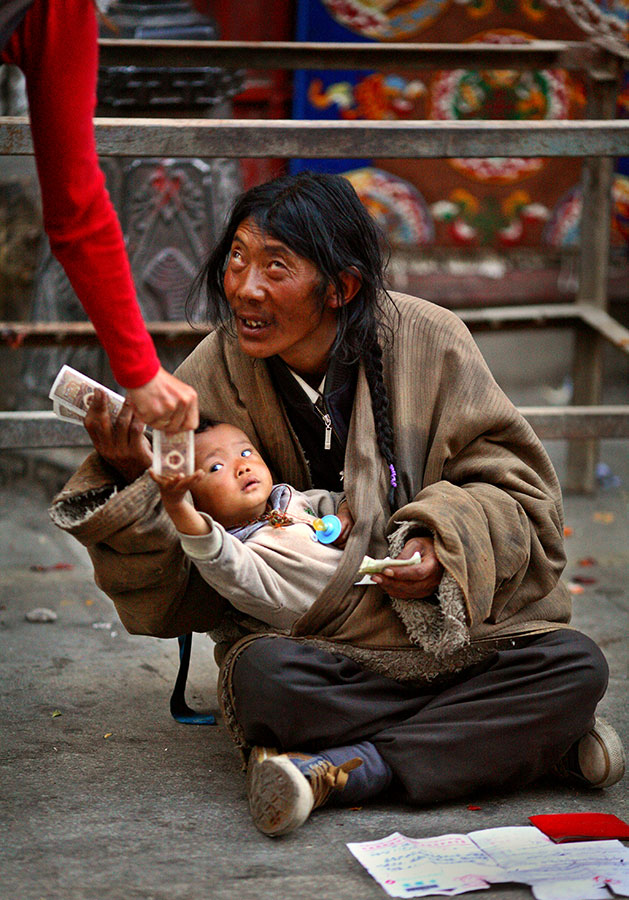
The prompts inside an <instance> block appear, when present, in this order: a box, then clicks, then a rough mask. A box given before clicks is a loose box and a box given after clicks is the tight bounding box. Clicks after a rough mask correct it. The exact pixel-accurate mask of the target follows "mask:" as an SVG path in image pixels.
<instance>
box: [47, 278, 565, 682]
mask: <svg viewBox="0 0 629 900" xmlns="http://www.w3.org/2000/svg"><path fill="white" fill-rule="evenodd" d="M391 296H392V298H393V300H394V302H395V306H396V307H397V311H396V310H395V309H394V308H393V307H391V310H390V313H389V320H388V322H387V323H386V325H388V328H387V327H385V329H384V336H385V340H386V339H387V338H388V340H387V342H386V345H385V348H384V356H383V364H384V380H385V384H386V387H387V390H388V393H389V398H390V417H391V424H392V427H393V433H394V435H395V457H396V468H397V480H398V485H399V487H398V490H397V502H398V504H399V508H398V509H397V511H396V512H395V513H394V515H393V516H390V515H389V509H388V505H387V490H388V486H389V470H388V467H387V465H386V463H385V461H384V460H383V458H382V456H381V454H380V452H379V450H378V446H377V442H376V435H375V429H374V419H373V414H372V408H371V400H370V394H369V388H368V385H367V381H366V378H365V374H364V371H363V369H362V367H361V369H360V372H359V376H358V383H357V388H356V398H355V403H354V409H353V413H352V418H351V423H350V430H349V436H348V442H347V450H346V457H345V483H344V487H345V492H346V496H347V499H348V503H349V507H350V509H351V511H352V514H353V516H354V518H355V521H356V524H355V526H354V529H353V531H352V533H351V535H350V538H349V540H348V542H347V546H346V548H345V552H344V554H343V556H342V559H341V562H340V564H339V566H338V569H337V571H336V573H335V575H334V576H333V578H332V579H331V581H330V582H329V583H328V585H327V587H326V588H325V589H324V590H323V591H322V592H321V594H320V595H319V597H318V598H317V600H316V601H315V603H314V604H313V606H312V607H311V608H310V609H309V610H308V611H307V612H306V613H305V614H304V615H303V616H302V617H301V618H300V619H299V620H298V621H297V623H296V624H295V625H294V627H293V631H292V634H293V636H294V637H295V638H296V639H302V640H303V639H305V640H309V641H314V642H316V643H317V644H318V645H321V646H326V647H330V648H332V649H335V650H336V651H337V652H343V653H346V654H347V655H349V656H351V657H352V658H354V659H356V660H357V661H359V662H361V663H362V664H364V665H365V666H368V667H369V668H373V669H374V670H376V671H380V672H382V673H383V674H387V675H390V676H392V677H396V678H400V679H404V680H406V679H411V680H421V679H424V678H426V679H432V678H435V677H438V676H440V675H442V674H445V673H449V672H452V671H453V670H457V669H460V668H462V667H463V666H465V665H467V664H469V663H470V662H472V661H474V660H475V659H478V658H479V657H480V656H482V655H484V654H485V653H486V652H489V651H490V649H491V648H492V647H493V646H495V641H496V639H504V638H511V637H513V636H516V635H521V634H532V633H535V632H539V631H546V630H551V629H553V628H557V627H565V623H567V622H568V620H569V618H570V598H569V594H568V591H567V589H566V588H565V586H564V585H563V584H562V583H561V582H560V580H559V576H560V574H561V572H562V570H563V567H564V564H565V557H564V552H563V513H562V506H561V493H560V489H559V485H558V483H557V479H556V476H555V473H554V471H553V468H552V465H551V463H550V460H549V459H548V456H547V454H546V452H545V451H544V449H543V447H542V446H541V444H540V442H539V440H538V439H537V437H536V436H535V434H534V432H533V431H532V429H531V427H530V426H529V425H528V423H527V422H526V421H525V420H524V419H523V418H522V416H521V415H520V414H519V413H518V411H517V410H516V409H515V407H514V406H513V404H512V403H511V402H510V401H509V399H508V398H507V397H506V396H505V395H504V393H503V392H502V391H501V390H500V388H499V387H498V385H497V384H496V382H495V381H494V379H493V377H492V375H491V373H490V372H489V369H488V368H487V365H486V364H485V362H484V360H483V358H482V356H481V354H480V352H479V350H478V348H477V347H476V344H475V343H474V341H473V339H472V338H471V336H470V334H469V332H468V331H467V329H466V328H465V326H464V325H463V323H462V322H461V321H460V319H458V317H457V316H456V315H454V314H453V313H451V312H449V311H448V310H445V309H443V308H441V307H438V306H435V305H433V304H431V303H428V302H427V301H424V300H419V299H417V298H413V297H408V296H405V295H402V294H395V293H394V294H392V295H391ZM177 374H178V375H179V376H180V377H181V378H182V379H183V380H184V381H186V382H188V383H190V384H192V385H194V387H195V388H196V389H197V391H198V394H199V402H200V409H201V413H202V415H207V416H209V417H211V418H213V419H218V420H221V421H227V422H230V423H232V424H234V425H237V426H238V427H239V428H241V429H242V430H243V431H245V433H247V434H249V436H250V437H251V439H252V440H253V441H254V442H255V443H256V444H257V445H258V447H259V449H260V451H261V453H262V455H263V456H264V457H265V459H266V461H267V462H268V464H269V466H270V468H271V470H272V472H273V476H274V479H275V480H281V481H284V482H286V483H289V484H292V485H294V486H295V487H296V488H297V489H298V490H305V489H307V488H310V487H311V486H312V485H311V483H310V477H309V472H308V466H307V462H306V460H305V457H304V455H303V452H302V450H301V448H300V446H299V444H298V442H297V440H296V438H295V435H294V433H293V431H292V428H291V426H290V423H289V421H288V418H287V415H286V412H285V411H284V409H283V407H282V404H281V401H280V400H279V398H278V397H277V395H276V393H275V391H274V389H273V385H272V383H271V380H270V378H269V375H268V372H267V368H266V365H265V363H264V361H261V360H254V359H251V358H249V357H247V356H245V355H244V354H243V353H242V352H241V351H240V349H239V346H238V343H237V341H236V340H235V339H234V338H233V337H230V336H229V335H228V334H227V333H226V332H225V331H224V330H222V329H220V330H218V331H215V332H213V333H212V334H210V335H209V336H208V337H207V338H205V339H204V340H203V341H202V342H201V343H200V344H199V346H198V347H197V348H196V349H195V350H194V351H193V352H192V353H191V354H190V356H189V357H188V358H187V359H186V360H185V361H184V363H183V364H182V365H181V367H180V368H179V370H178V373H177ZM322 452H324V451H322ZM51 515H52V518H53V521H55V522H56V524H58V525H59V526H60V527H62V528H64V529H65V530H67V531H69V532H70V533H72V534H74V535H75V536H76V537H77V538H78V539H79V540H80V541H81V542H82V543H84V544H85V546H86V547H87V548H88V550H89V552H90V555H91V557H92V560H93V562H94V568H95V577H96V581H97V583H98V585H99V586H100V587H101V588H102V589H103V590H104V591H105V592H106V593H107V594H108V595H109V596H110V597H111V598H112V600H113V601H114V603H115V604H116V607H117V610H118V613H119V615H120V618H121V619H122V622H123V624H124V625H125V627H126V628H127V629H128V630H129V631H131V632H134V633H143V634H153V635H156V636H159V637H171V636H176V635H179V634H182V633H184V632H187V631H209V632H210V634H211V635H212V636H213V637H214V638H215V639H216V640H225V639H227V640H233V639H234V638H235V637H237V636H238V634H243V633H246V632H247V631H254V632H255V631H262V630H264V629H263V628H262V627H261V626H260V623H256V622H255V621H254V620H247V621H245V622H244V623H243V622H238V623H237V625H238V628H237V629H236V630H234V626H235V624H236V619H235V617H234V615H233V613H232V612H231V611H228V612H227V614H226V603H225V601H223V600H222V598H219V597H218V595H216V594H214V593H212V591H211V589H209V588H208V586H207V585H205V584H203V583H202V582H201V581H200V578H199V577H198V576H197V574H196V572H194V570H193V572H192V574H190V573H189V566H188V564H187V563H186V561H185V559H184V556H183V553H182V551H181V549H180V547H179V542H178V540H177V536H176V533H175V530H174V527H173V526H172V525H171V523H170V520H169V519H168V517H167V516H166V514H165V512H164V510H163V509H162V507H161V502H160V498H159V492H158V490H157V486H156V485H155V484H154V483H153V482H152V480H151V479H150V478H149V476H148V474H146V473H145V474H144V475H143V476H142V477H141V478H139V479H137V481H136V482H134V483H133V484H131V485H128V486H123V485H121V484H120V482H119V479H118V478H117V476H116V474H115V473H114V472H112V471H111V470H110V469H109V467H108V466H107V465H106V464H104V463H103V461H102V460H100V459H99V458H98V457H97V456H96V454H92V455H91V456H90V457H89V458H88V460H86V462H85V463H84V464H83V466H82V467H81V469H79V471H78V472H77V473H76V474H75V475H74V476H73V477H72V479H71V480H70V481H69V483H68V484H67V485H66V487H65V488H64V490H63V491H62V492H61V493H60V494H59V495H58V496H57V497H56V498H55V500H54V502H53V506H52V508H51ZM417 526H420V527H422V528H423V529H424V530H425V529H428V530H429V531H430V532H431V533H432V535H433V536H434V543H435V551H436V554H437V556H438V558H439V560H440V562H441V563H442V565H443V567H444V570H445V574H444V577H443V579H442V583H441V587H440V589H439V591H438V594H437V597H436V598H431V599H430V600H407V601H400V600H393V601H392V600H391V599H390V598H389V597H388V596H387V595H386V594H383V592H382V591H381V590H380V588H378V587H377V586H371V587H367V588H365V587H355V586H354V581H355V575H356V571H357V569H358V566H359V564H360V562H361V560H362V558H363V556H364V555H365V554H368V555H369V556H373V557H380V556H384V555H386V554H387V552H389V549H390V548H391V549H392V552H393V553H396V552H399V550H400V549H401V546H403V543H404V540H405V538H406V537H407V536H408V535H410V534H412V532H413V529H414V528H417ZM227 624H229V625H230V627H229V628H227ZM266 630H268V629H266Z"/></svg>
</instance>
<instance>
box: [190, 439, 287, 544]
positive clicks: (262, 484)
mask: <svg viewBox="0 0 629 900" xmlns="http://www.w3.org/2000/svg"><path fill="white" fill-rule="evenodd" d="M194 460H195V468H196V469H203V470H204V471H205V472H206V475H205V478H203V479H202V480H201V481H200V482H199V483H198V484H197V485H196V486H195V487H194V489H193V491H192V496H193V497H194V502H195V505H196V507H197V509H199V510H201V512H206V513H208V514H209V515H210V516H212V518H214V519H216V521H217V522H219V523H220V524H221V525H223V527H224V528H233V527H234V526H235V525H240V524H241V523H244V522H249V521H251V519H255V518H256V516H259V515H261V514H262V513H263V512H264V511H265V509H266V502H267V500H268V499H269V494H270V493H271V488H272V487H273V480H272V478H271V473H270V472H269V470H268V467H267V465H266V463H265V462H264V460H263V459H262V457H261V456H260V454H259V453H258V451H257V450H256V449H255V447H254V446H253V444H252V443H251V441H250V440H249V438H248V437H247V435H246V434H245V433H244V432H243V431H241V430H240V429H239V428H236V427H235V426H234V425H226V424H222V425H215V426H214V427H213V428H208V430H207V431H203V432H201V434H197V435H195V438H194Z"/></svg>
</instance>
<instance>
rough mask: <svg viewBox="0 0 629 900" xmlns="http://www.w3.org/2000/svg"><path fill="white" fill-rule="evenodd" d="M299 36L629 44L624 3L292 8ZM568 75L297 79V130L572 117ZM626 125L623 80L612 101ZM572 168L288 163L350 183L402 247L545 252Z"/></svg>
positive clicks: (576, 110)
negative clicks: (595, 37)
mask: <svg viewBox="0 0 629 900" xmlns="http://www.w3.org/2000/svg"><path fill="white" fill-rule="evenodd" d="M298 6H299V16H298V27H297V32H298V33H297V38H298V39H299V40H330V41H356V42H365V41H422V42H448V43H450V42H473V41H482V42H490V43H501V44H505V43H516V42H518V43H522V42H526V41H531V40H535V39H539V40H541V39H553V38H558V37H560V38H561V39H562V40H584V39H586V38H587V36H588V33H596V29H597V28H598V29H599V31H601V32H604V33H606V34H610V33H613V35H614V37H615V38H616V39H617V38H618V37H619V36H620V37H622V39H625V38H627V37H629V0H600V3H596V2H594V0H562V2H561V3H560V2H559V0H409V2H396V0H299V5H298ZM585 104H586V97H585V86H584V81H583V79H582V77H581V76H580V75H579V74H578V73H574V72H566V71H563V70H547V71H534V72H516V71H511V70H492V71H485V70H480V69H473V68H469V69H457V70H454V71H434V72H426V71H419V72H417V73H409V72H408V71H404V72H400V73H389V74H381V73H375V72H338V71H335V72H307V73H299V75H298V77H297V78H296V96H295V107H294V116H295V118H315V119H316V118H339V119H345V120H356V119H378V120H405V119H407V120H409V119H422V118H425V119H432V120H440V119H444V120H445V119H458V120H469V119H512V120H531V119H537V120H540V119H579V118H583V117H584V115H585ZM619 115H629V78H628V79H627V82H626V84H625V85H624V87H623V89H622V91H621V94H620V97H619ZM580 167H581V163H580V161H579V160H578V159H552V158H547V159H543V158H519V159H518V158H501V157H491V158H487V159H467V158H466V159H452V160H390V159H356V160H332V161H330V160H321V161H313V160H306V161H299V160H297V161H294V162H293V164H292V168H293V171H298V170H299V169H303V168H319V169H325V170H333V171H342V172H348V173H349V177H350V178H351V180H352V181H353V183H354V184H355V186H356V188H357V190H358V191H359V194H360V195H361V197H362V198H363V199H364V202H365V203H366V204H367V206H368V207H369V208H370V209H371V210H372V212H374V215H376V217H377V218H378V219H379V221H380V222H381V223H382V224H383V225H384V226H385V228H386V229H387V230H388V232H389V236H390V239H391V240H392V241H393V242H394V243H396V244H403V245H407V246H408V245H410V246H412V245H420V244H421V245H424V246H425V245H431V244H432V245H435V246H461V247H465V246H469V247H478V246H480V247H487V248H496V249H498V248H504V247H533V248H535V247H544V246H547V247H554V248H559V247H562V246H569V245H570V244H572V243H575V242H576V239H577V235H578V224H579V217H580V213H581V200H580V191H579V187H578V184H579V175H580ZM628 185H629V171H627V169H626V161H624V160H623V161H620V163H619V167H618V173H617V176H616V179H615V184H614V201H615V208H614V218H613V223H612V239H613V241H614V242H615V243H619V244H625V243H626V242H629V234H628V228H627V210H628Z"/></svg>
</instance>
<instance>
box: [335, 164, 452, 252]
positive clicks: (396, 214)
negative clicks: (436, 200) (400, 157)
mask: <svg viewBox="0 0 629 900" xmlns="http://www.w3.org/2000/svg"><path fill="white" fill-rule="evenodd" d="M345 174H346V177H347V178H348V179H349V181H351V183H352V185H353V186H354V189H355V191H356V193H357V194H358V196H359V197H360V199H361V201H362V202H363V203H364V205H365V206H366V207H367V209H368V210H369V212H370V213H371V214H372V216H373V217H374V219H375V220H376V221H377V222H378V224H379V225H380V227H381V228H382V230H383V231H384V233H385V234H386V235H387V237H388V239H389V240H390V241H391V243H392V244H396V245H411V246H419V245H421V244H432V243H433V241H434V239H435V229H434V225H433V222H432V216H431V214H430V210H429V209H428V207H427V205H426V202H425V200H424V198H423V197H422V195H421V194H420V193H419V191H418V190H417V188H415V187H413V185H412V184H409V183H408V182H407V181H403V180H402V179H401V178H396V177H395V176H394V175H390V174H389V173H388V172H383V171H382V170H381V169H375V168H373V167H365V168H363V169H354V170H353V171H350V172H346V173H345Z"/></svg>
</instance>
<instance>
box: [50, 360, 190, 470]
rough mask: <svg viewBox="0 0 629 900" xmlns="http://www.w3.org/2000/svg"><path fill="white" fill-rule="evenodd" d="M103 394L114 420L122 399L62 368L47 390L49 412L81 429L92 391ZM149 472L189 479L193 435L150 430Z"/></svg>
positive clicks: (74, 370)
mask: <svg viewBox="0 0 629 900" xmlns="http://www.w3.org/2000/svg"><path fill="white" fill-rule="evenodd" d="M96 388H99V389H100V390H101V391H103V392H104V394H105V398H106V400H107V403H108V405H109V414H110V416H111V417H112V419H115V418H116V416H117V415H118V413H119V412H120V410H121V409H122V404H123V403H124V397H122V396H121V395H120V394H116V392H115V391H112V390H110V389H109V388H106V387H104V385H102V384H99V383H98V382H97V381H94V380H93V379H92V378H88V376H87V375H83V373H82V372H77V370H76V369H73V368H72V367H71V366H63V368H62V369H61V371H60V372H59V374H58V375H57V377H56V378H55V381H54V384H53V386H52V387H51V389H50V393H49V395H48V396H49V397H50V399H51V400H52V408H53V410H54V412H55V413H56V415H57V416H59V418H60V419H63V421H64V422H73V423H74V424H75V425H81V424H82V423H83V419H84V418H85V416H86V415H87V411H88V409H89V405H90V403H91V400H92V397H93V396H94V390H95V389H96ZM153 469H154V470H155V472H156V473H157V474H158V475H177V474H178V473H179V472H181V473H183V474H184V475H192V473H193V472H194V432H193V431H180V432H179V433H177V434H166V432H164V431H158V430H157V429H154V430H153Z"/></svg>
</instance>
